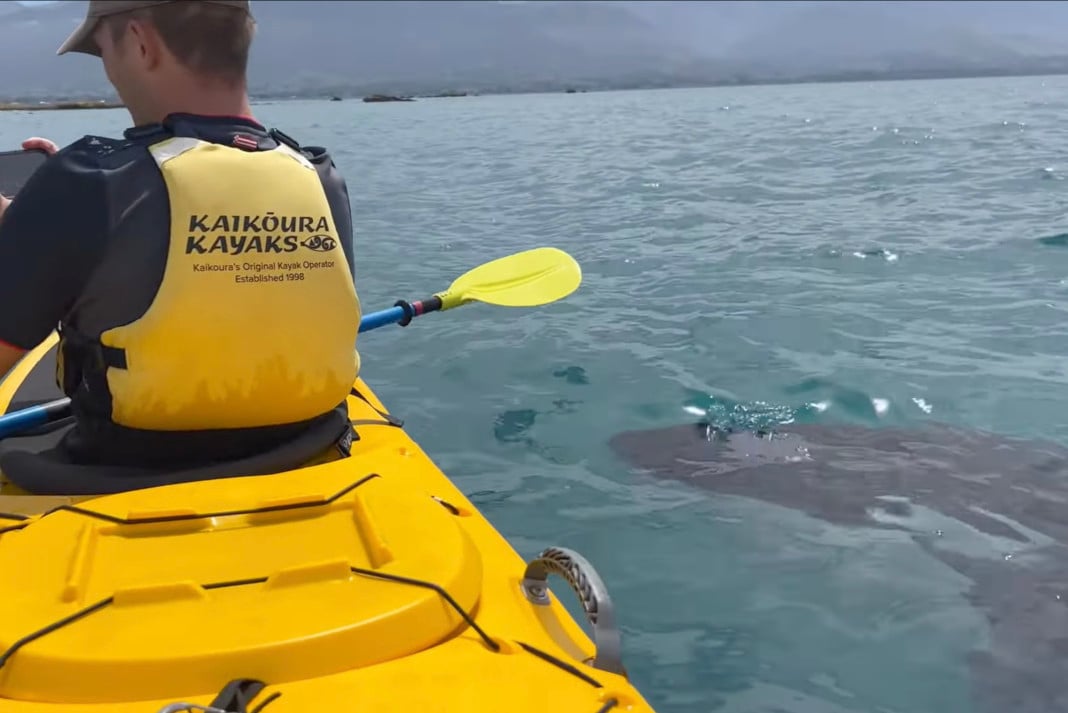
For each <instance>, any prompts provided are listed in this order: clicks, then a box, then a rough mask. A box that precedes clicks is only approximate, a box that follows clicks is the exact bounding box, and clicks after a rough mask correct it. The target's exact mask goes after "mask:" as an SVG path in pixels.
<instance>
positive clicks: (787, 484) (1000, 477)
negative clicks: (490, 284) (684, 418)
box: [609, 422, 1068, 713]
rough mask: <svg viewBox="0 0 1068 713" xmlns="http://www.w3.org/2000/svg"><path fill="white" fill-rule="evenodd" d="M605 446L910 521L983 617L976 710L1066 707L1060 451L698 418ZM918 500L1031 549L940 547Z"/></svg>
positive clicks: (900, 524)
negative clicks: (922, 519)
mask: <svg viewBox="0 0 1068 713" xmlns="http://www.w3.org/2000/svg"><path fill="white" fill-rule="evenodd" d="M609 445H610V447H611V448H612V450H613V451H614V452H615V453H616V455H617V456H618V457H620V458H621V459H622V460H623V461H624V462H626V463H627V464H629V465H630V466H632V467H633V468H635V469H637V470H638V471H640V472H643V473H646V474H648V475H651V476H653V477H655V478H660V479H668V480H672V481H681V482H683V483H687V484H689V485H691V486H693V487H696V488H700V489H703V490H707V491H710V492H713V493H722V494H728V495H735V496H743V497H747V498H753V499H756V500H760V501H764V502H767V503H772V504H775V505H779V506H784V507H787V508H792V509H795V510H800V511H803V512H805V513H807V514H808V515H810V516H812V517H815V518H819V519H821V520H823V521H826V522H829V523H833V524H837V525H842V526H848V527H869V528H887V527H891V528H898V529H902V530H905V531H911V532H912V533H913V534H912V539H913V540H914V541H915V542H916V543H917V544H918V545H919V546H920V547H922V548H923V550H924V551H925V552H927V553H928V554H930V555H931V556H932V557H935V558H937V559H938V560H939V561H940V562H942V563H943V564H945V565H947V566H948V567H951V568H953V569H954V570H955V571H957V572H959V573H960V574H961V575H963V576H965V577H967V578H968V580H970V582H971V588H970V591H968V593H967V595H966V596H967V598H968V601H969V602H970V604H971V605H972V606H974V607H976V608H977V609H978V610H979V611H981V612H982V613H983V615H984V616H985V617H986V619H987V621H988V622H989V631H990V645H989V649H988V650H983V651H974V652H972V654H971V656H970V658H969V665H970V668H971V671H972V689H973V699H974V703H975V707H976V711H982V712H983V713H1054V712H1056V711H1068V448H1066V447H1064V446H1061V445H1058V444H1055V443H1048V442H1040V441H1031V440H1021V439H1013V438H1005V437H1000V436H996V435H993V434H988V433H980V432H976V431H969V430H963V429H958V428H954V427H949V426H943V425H930V426H928V425H925V426H923V427H922V428H915V429H904V428H865V427H859V426H830V425H812V424H790V425H784V426H776V427H775V429H774V430H773V431H772V432H767V431H751V430H741V431H731V430H724V429H720V428H717V427H715V426H713V425H711V424H709V423H705V422H702V423H697V424H689V425H680V426H673V427H667V428H660V429H653V430H640V431H627V432H624V433H620V434H618V435H616V436H614V437H613V438H612V439H611V440H610V442H609ZM914 507H925V508H930V509H932V510H936V511H938V512H940V513H942V514H943V515H946V516H948V517H951V518H954V519H956V520H958V521H960V522H963V523H965V524H967V525H968V526H970V527H972V528H974V529H975V530H977V531H979V532H982V533H985V534H989V535H996V536H999V537H1004V538H1011V539H1012V540H1015V541H1017V542H1020V543H1026V544H1027V545H1028V548H1029V552H1028V555H1027V556H1026V557H1016V558H1005V557H999V556H985V557H984V556H981V553H974V554H972V555H969V554H966V553H961V552H959V551H956V550H949V549H946V548H944V547H940V546H939V542H938V539H939V538H938V536H937V534H936V533H932V532H930V530H929V529H926V528H924V527H922V526H920V525H919V524H914V523H910V514H911V513H912V510H913V508H914ZM887 576H892V574H890V573H888V575H887Z"/></svg>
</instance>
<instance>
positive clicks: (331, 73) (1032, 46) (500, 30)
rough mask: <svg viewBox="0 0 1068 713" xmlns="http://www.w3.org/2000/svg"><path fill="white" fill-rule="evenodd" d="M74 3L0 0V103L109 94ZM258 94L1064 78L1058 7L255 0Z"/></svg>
mask: <svg viewBox="0 0 1068 713" xmlns="http://www.w3.org/2000/svg"><path fill="white" fill-rule="evenodd" d="M85 5H86V3H85V2H83V1H80V0H78V1H76V0H65V1H64V2H57V3H47V4H35V5H33V6H32V7H31V6H23V5H20V4H19V3H17V2H0V60H2V61H3V66H4V67H12V66H15V67H17V68H18V71H6V72H5V75H4V81H3V83H2V84H0V99H5V100H16V99H37V98H69V99H76V98H91V97H110V96H111V93H110V88H109V86H108V84H107V82H106V80H105V78H104V74H103V71H102V69H101V67H100V64H99V62H98V61H96V60H95V59H94V58H90V57H83V56H65V57H57V56H56V55H55V49H56V47H57V46H58V45H59V44H60V42H61V41H62V40H63V39H64V38H65V37H66V35H67V34H68V33H69V32H70V31H71V30H72V29H73V28H74V27H75V26H76V24H77V23H78V22H79V21H80V20H81V18H82V17H83V16H84V12H85ZM253 8H254V11H255V14H256V16H257V20H258V23H259V29H258V36H257V39H256V43H255V45H254V48H253V57H252V66H251V69H250V81H251V84H252V91H253V93H254V94H256V95H258V96H278V97H284V96H323V95H327V94H329V95H335V94H336V95H341V96H355V95H363V94H371V93H385V94H418V93H436V92H440V91H449V90H461V91H481V92H494V91H541V90H554V91H555V90H562V89H565V88H569V87H574V88H628V87H646V86H649V87H652V86H678V85H701V84H719V83H733V82H759V81H800V80H811V79H835V78H854V77H869V78H880V77H888V78H889V77H899V76H940V75H945V76H954V75H968V74H995V73H1038V72H1068V3H1056V2H1026V1H1023V0H1017V1H1014V2H995V1H985V2H915V1H911V0H900V1H892V0H888V1H885V2H883V1H878V0H865V1H864V2H858V1H855V0H854V1H841V2H808V1H805V0H794V1H792V2H739V1H733V0H723V1H720V2H696V1H694V0H690V1H686V2H679V1H673V0H664V1H658V2H640V1H621V2H601V1H589V0H586V1H577V2H548V1H544V0H541V1H537V2H515V1H513V2H490V1H487V0H469V1H463V2H432V1H431V2H402V1H399V0H393V1H388V2H339V1H336V0H334V1H325V2H320V1H317V0H299V1H294V2H284V1H281V0H271V1H270V2H268V1H266V0H258V1H257V2H254V3H253Z"/></svg>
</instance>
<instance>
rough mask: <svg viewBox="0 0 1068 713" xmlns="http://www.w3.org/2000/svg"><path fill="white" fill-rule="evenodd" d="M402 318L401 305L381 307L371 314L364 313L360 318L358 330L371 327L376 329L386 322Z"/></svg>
mask: <svg viewBox="0 0 1068 713" xmlns="http://www.w3.org/2000/svg"><path fill="white" fill-rule="evenodd" d="M402 319H404V308H403V307H390V308H389V309H382V310H379V311H377V312H372V313H371V314H365V315H364V316H363V318H362V319H360V332H361V333H363V332H366V331H368V330H371V329H377V328H378V327H384V326H385V325H387V324H394V323H396V322H399V321H401V320H402Z"/></svg>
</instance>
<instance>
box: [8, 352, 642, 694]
mask: <svg viewBox="0 0 1068 713" xmlns="http://www.w3.org/2000/svg"><path fill="white" fill-rule="evenodd" d="M50 349H51V347H49V346H48V345H47V344H46V345H43V346H42V348H39V349H38V350H36V351H35V352H33V353H31V355H29V356H28V357H27V359H26V360H24V362H23V363H22V364H20V365H19V368H18V370H16V372H13V374H12V376H11V377H10V378H9V379H8V380H6V381H5V382H4V383H3V384H0V406H3V407H10V406H11V404H12V401H16V402H22V404H21V405H24V404H25V401H27V400H34V399H38V400H41V399H50V398H55V396H56V395H55V386H54V384H52V385H51V389H52V393H37V392H36V391H35V392H33V393H30V392H29V391H28V390H29V387H30V386H31V385H32V386H33V387H34V389H35V390H36V389H41V388H42V385H43V384H44V385H47V384H48V380H47V379H44V380H42V379H41V378H40V377H41V373H40V372H41V371H42V370H44V371H46V372H47V361H48V360H47V358H43V357H47V355H48V352H49V350H50ZM30 367H37V368H30ZM34 372H37V373H34ZM27 377H29V378H27ZM356 388H357V390H358V391H359V392H360V393H361V394H363V396H364V397H365V399H366V400H363V399H360V398H355V397H351V398H350V399H349V402H348V406H349V412H350V415H351V418H352V419H353V420H354V421H356V422H362V423H364V424H367V423H373V425H359V426H357V431H358V433H359V436H360V438H359V440H357V441H355V442H354V443H353V447H352V455H351V457H349V458H338V459H334V460H327V461H326V462H321V463H317V464H314V465H310V466H308V467H305V468H302V469H300V470H297V471H291V472H288V473H281V474H276V475H265V476H254V477H244V478H231V479H221V480H212V481H204V482H193V483H182V484H176V485H168V486H162V487H156V488H149V489H144V490H135V491H129V492H124V493H117V494H113V495H107V496H100V497H81V498H78V499H77V502H75V500H74V499H73V498H66V497H47V498H41V497H36V496H27V495H3V494H0V511H2V512H3V513H4V514H3V515H0V572H3V573H4V575H3V576H2V577H0V604H2V606H4V608H5V609H7V610H8V611H9V612H11V613H14V614H15V615H13V616H10V615H9V616H6V617H0V713H36V712H40V711H53V710H54V711H59V710H63V711H74V712H75V713H79V712H86V713H88V712H90V711H94V712H95V711H104V710H107V711H114V712H116V713H122V712H123V711H131V712H132V711H147V712H150V713H151V712H152V711H164V710H168V708H167V707H168V706H171V705H173V704H177V703H193V704H197V705H199V706H214V707H215V708H216V710H218V711H246V713H249V712H251V711H252V710H254V709H255V708H256V706H262V708H261V710H263V711H264V713H284V712H286V711H312V710H350V709H351V710H374V711H384V710H398V711H400V710H404V711H412V710H442V711H444V710H449V711H454V710H455V711H460V710H463V711H489V710H495V711H499V710H509V711H526V710H530V711H535V710H537V711H539V713H542V712H544V711H545V710H547V709H548V710H552V711H583V712H584V713H599V712H607V711H609V710H632V711H650V710H651V709H650V708H649V706H648V704H647V703H646V702H645V701H644V700H643V699H642V697H641V696H640V694H639V693H638V692H637V691H636V690H635V689H634V687H633V686H632V685H631V684H630V683H629V682H628V681H627V679H626V676H625V673H623V671H622V669H621V668H620V667H619V665H618V662H617V661H616V657H617V654H618V651H617V650H616V649H617V648H618V646H617V644H618V632H617V631H615V629H614V623H613V622H612V621H611V617H612V611H611V606H610V602H609V601H608V600H607V596H606V594H605V593H604V591H603V586H602V585H600V583H599V580H598V578H597V576H596V573H595V572H593V571H592V570H591V569H590V568H589V567H588V565H586V564H585V563H584V561H582V560H581V558H580V557H578V556H575V557H571V556H570V553H567V551H560V550H556V551H548V552H547V556H546V557H545V558H544V559H541V560H538V566H534V567H528V566H527V563H524V562H523V561H522V560H521V559H520V557H519V556H518V554H517V553H516V552H515V551H514V550H513V549H512V547H511V546H510V545H509V544H508V543H507V542H506V541H505V540H504V539H503V538H502V537H501V536H500V535H499V533H497V532H496V530H494V528H493V527H492V525H491V524H490V523H489V522H488V521H487V520H486V519H485V518H484V517H483V516H482V515H481V514H480V513H479V512H478V511H477V510H476V509H475V508H474V506H473V505H472V504H471V503H470V502H469V501H468V500H467V499H466V498H465V497H464V495H463V494H462V493H461V492H460V491H459V490H458V489H457V488H456V487H455V486H454V485H453V484H452V483H451V482H450V481H449V480H448V478H446V477H445V475H444V474H443V473H442V472H441V471H440V470H439V469H438V468H437V467H436V466H435V465H434V464H433V462H432V461H431V460H430V459H429V458H428V457H427V455H426V454H425V453H424V452H423V451H422V449H421V448H420V447H419V446H418V445H417V444H416V443H415V442H414V441H412V440H411V439H410V438H409V437H408V436H407V434H406V433H405V432H404V430H403V429H402V428H398V427H395V426H391V425H388V423H386V422H384V421H383V419H382V418H381V416H380V415H379V414H378V413H377V412H378V411H384V410H385V409H384V408H383V406H382V404H381V403H380V402H379V401H378V399H377V398H376V397H375V395H374V394H373V393H372V392H371V391H370V389H368V387H367V386H366V384H364V383H363V382H362V381H357V384H356ZM15 407H16V408H17V407H18V406H15ZM539 571H540V574H539ZM546 572H550V573H558V574H561V575H563V576H564V578H565V580H570V583H571V584H572V586H573V587H575V588H576V591H579V592H581V593H582V594H583V595H584V596H583V597H580V600H582V603H583V605H584V606H585V608H586V610H587V611H590V612H592V619H593V620H594V622H595V623H594V628H593V631H594V634H595V639H596V640H597V643H598V645H600V647H601V650H597V647H596V646H595V645H594V642H593V641H591V640H590V638H589V637H588V636H587V635H586V633H585V632H584V631H583V629H582V628H581V627H580V626H579V625H578V624H577V623H576V622H575V620H574V619H572V618H571V617H570V616H569V614H568V613H567V611H566V610H565V609H564V607H563V606H562V605H561V603H560V602H559V601H558V600H557V599H555V598H553V597H551V596H548V595H547V594H545V592H544V591H543V588H541V587H540V583H541V582H542V581H543V580H544V575H545V574H546ZM539 577H540V579H539ZM564 593H565V594H567V595H571V596H574V595H573V594H572V593H571V592H568V591H566V590H565V591H564ZM592 664H596V665H592ZM242 698H244V699H251V700H244V701H242V700H239V699H242ZM171 710H182V708H180V707H179V708H172V709H171Z"/></svg>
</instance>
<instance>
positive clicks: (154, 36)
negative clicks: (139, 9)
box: [126, 19, 163, 70]
mask: <svg viewBox="0 0 1068 713" xmlns="http://www.w3.org/2000/svg"><path fill="white" fill-rule="evenodd" d="M126 32H127V33H128V34H129V37H130V46H131V48H132V49H133V51H134V52H135V53H136V55H137V57H139V58H140V60H141V62H142V63H143V64H144V67H145V69H148V70H153V69H156V67H158V66H159V63H160V62H161V61H162V59H163V38H161V37H160V36H159V32H157V31H156V28H155V27H153V26H152V24H151V23H148V22H145V21H144V20H138V19H133V20H130V24H129V25H127V27H126Z"/></svg>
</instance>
